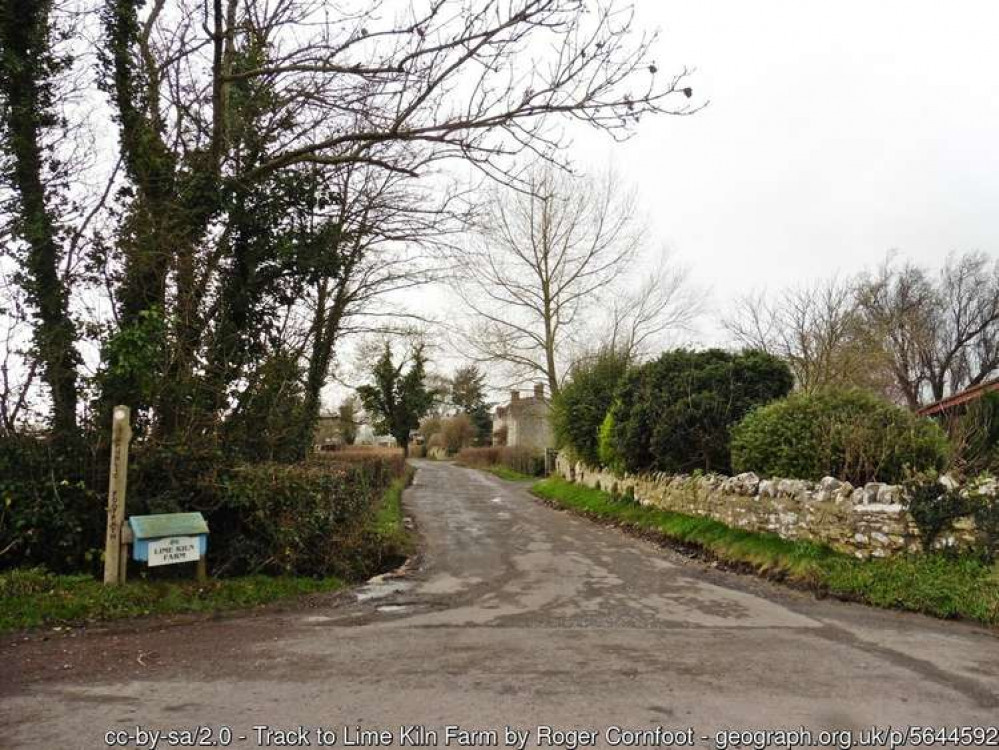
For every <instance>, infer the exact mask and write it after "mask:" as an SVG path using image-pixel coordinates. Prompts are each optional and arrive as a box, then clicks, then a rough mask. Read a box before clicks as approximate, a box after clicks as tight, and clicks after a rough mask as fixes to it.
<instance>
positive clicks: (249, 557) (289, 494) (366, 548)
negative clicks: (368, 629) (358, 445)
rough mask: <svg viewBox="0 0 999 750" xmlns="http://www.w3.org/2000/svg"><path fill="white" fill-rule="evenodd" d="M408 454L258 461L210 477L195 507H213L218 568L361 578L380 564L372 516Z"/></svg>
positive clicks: (212, 556)
mask: <svg viewBox="0 0 999 750" xmlns="http://www.w3.org/2000/svg"><path fill="white" fill-rule="evenodd" d="M403 471H404V462H403V461H402V459H401V455H400V457H399V458H396V457H395V456H394V455H393V456H380V455H378V454H377V453H374V454H373V455H371V456H369V457H367V458H365V459H355V460H348V461H337V460H335V459H325V458H323V459H317V460H314V461H311V462H309V463H308V464H306V465H302V464H294V465H286V464H273V463H271V464H254V465H246V466H236V467H232V468H226V469H223V470H220V471H219V472H217V473H215V474H214V475H212V476H211V477H208V478H206V479H205V481H203V482H202V483H201V486H200V487H199V490H200V492H199V495H198V497H197V499H196V500H194V501H193V502H192V503H191V504H190V506H189V509H191V510H201V511H202V512H204V513H205V516H206V518H207V520H208V526H209V528H210V529H211V538H210V541H209V561H210V563H211V566H212V570H213V572H214V573H216V574H226V575H237V574H247V573H276V574H293V575H306V576H315V577H326V576H330V575H333V576H337V577H341V578H346V579H350V580H357V579H359V578H363V577H366V576H368V575H371V574H373V573H374V572H377V570H378V569H379V566H380V563H381V560H382V553H383V550H382V546H381V544H380V542H379V539H378V536H377V534H376V533H375V532H374V531H373V529H372V528H371V525H370V524H369V520H370V518H371V516H372V514H373V512H374V509H375V505H376V503H377V501H378V500H379V499H380V498H381V495H382V493H383V492H384V491H385V490H386V489H387V488H388V486H389V485H390V484H391V482H392V481H393V480H394V479H395V478H397V477H399V476H402V473H403Z"/></svg>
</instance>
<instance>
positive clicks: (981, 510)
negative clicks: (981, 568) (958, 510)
mask: <svg viewBox="0 0 999 750" xmlns="http://www.w3.org/2000/svg"><path fill="white" fill-rule="evenodd" d="M964 496H965V498H966V501H967V505H968V508H967V510H968V511H969V512H970V513H971V514H972V515H973V516H974V518H975V526H976V527H977V529H978V531H979V533H980V534H981V536H982V542H983V548H984V549H983V551H984V552H985V559H986V560H987V561H988V562H989V563H992V562H995V560H996V558H997V557H999V482H997V481H996V479H995V477H992V476H989V475H987V474H983V475H981V476H979V477H976V478H975V479H973V480H972V481H970V482H969V483H968V484H967V485H966V487H965V489H964Z"/></svg>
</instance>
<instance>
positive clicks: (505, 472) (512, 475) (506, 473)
mask: <svg viewBox="0 0 999 750" xmlns="http://www.w3.org/2000/svg"><path fill="white" fill-rule="evenodd" d="M483 471H488V472H489V473H490V474H493V475H495V476H497V477H499V478H500V479H505V480H507V481H508V482H533V481H535V480H536V479H537V477H532V476H531V475H530V474H524V473H522V472H519V471H517V470H515V469H511V468H510V467H509V466H504V465H503V464H496V465H495V466H489V467H486V468H485V469H483Z"/></svg>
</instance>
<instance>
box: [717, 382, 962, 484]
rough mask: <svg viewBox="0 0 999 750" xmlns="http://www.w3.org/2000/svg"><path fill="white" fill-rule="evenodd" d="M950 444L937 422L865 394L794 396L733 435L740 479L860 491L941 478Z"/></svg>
mask: <svg viewBox="0 0 999 750" xmlns="http://www.w3.org/2000/svg"><path fill="white" fill-rule="evenodd" d="M947 454H948V445H947V437H946V435H945V434H944V432H943V430H942V429H941V428H940V427H939V426H938V425H937V424H935V423H934V422H932V421H930V420H927V419H919V418H917V417H916V416H915V415H913V414H912V413H911V412H909V411H907V410H906V409H903V408H901V407H898V406H896V405H895V404H892V403H890V402H888V401H885V400H883V399H881V398H878V397H877V396H875V395H873V394H871V393H867V392H865V391H860V390H854V389H829V390H824V391H818V392H815V393H795V394H793V395H791V396H789V397H787V398H786V399H783V400H781V401H777V402H774V403H772V404H768V405H766V406H762V407H760V408H759V409H756V410H754V411H753V412H751V413H750V414H748V415H747V416H746V418H745V419H743V420H742V422H741V423H740V424H739V425H737V426H736V428H735V429H734V430H733V434H732V466H733V469H734V470H735V471H737V472H740V471H754V472H756V473H757V474H760V475H762V476H771V477H772V476H779V477H793V478H796V479H811V480H819V479H821V478H822V477H825V476H832V477H836V478H837V479H842V480H845V481H848V482H852V483H853V484H864V483H866V482H872V481H879V482H891V483H898V482H901V481H903V480H904V479H905V478H906V476H907V472H922V471H932V470H939V469H942V468H943V467H944V465H945V464H946V461H947Z"/></svg>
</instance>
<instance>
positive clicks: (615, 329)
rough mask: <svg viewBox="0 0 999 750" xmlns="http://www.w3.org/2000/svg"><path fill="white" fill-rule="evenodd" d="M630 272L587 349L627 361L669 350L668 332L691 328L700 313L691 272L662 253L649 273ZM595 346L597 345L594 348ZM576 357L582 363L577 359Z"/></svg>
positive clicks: (621, 282)
mask: <svg viewBox="0 0 999 750" xmlns="http://www.w3.org/2000/svg"><path fill="white" fill-rule="evenodd" d="M640 273H641V277H640V279H636V275H637V274H636V273H634V272H632V273H626V274H625V275H624V276H623V277H622V278H621V279H620V280H619V281H618V283H617V285H616V288H615V289H614V290H613V291H612V293H611V294H610V295H609V297H610V299H609V303H610V310H609V312H608V313H607V315H606V317H605V318H603V319H601V320H600V321H599V329H598V330H594V331H593V332H592V336H591V337H590V341H589V342H587V346H586V350H587V351H609V350H610V351H615V352H618V353H619V354H621V355H623V356H624V357H625V359H627V360H628V361H637V360H641V359H644V358H645V357H647V356H648V355H649V354H651V353H652V351H653V350H654V349H656V348H660V349H661V348H662V347H663V346H664V343H665V342H664V341H663V338H664V336H665V334H668V333H673V332H676V331H681V330H687V329H689V328H690V325H691V323H692V322H693V320H694V319H695V318H696V317H697V315H699V314H700V312H701V303H700V301H699V300H698V299H697V298H696V296H695V293H694V290H693V289H692V288H691V286H690V274H689V272H688V270H687V268H685V267H683V266H680V265H677V264H675V263H673V262H671V259H670V258H669V256H668V255H667V254H666V253H665V252H663V254H662V255H661V257H660V259H659V261H658V263H657V264H656V265H655V266H654V267H653V268H652V269H651V271H648V270H647V269H645V268H641V269H640ZM593 342H597V343H596V345H594V343H593ZM575 359H579V357H576V358H575Z"/></svg>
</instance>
